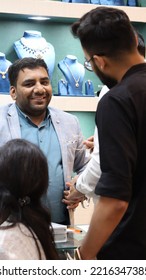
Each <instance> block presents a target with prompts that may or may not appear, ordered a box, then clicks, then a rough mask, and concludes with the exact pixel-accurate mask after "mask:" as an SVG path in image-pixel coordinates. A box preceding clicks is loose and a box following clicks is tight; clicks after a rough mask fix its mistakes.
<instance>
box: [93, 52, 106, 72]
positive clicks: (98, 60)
mask: <svg viewBox="0 0 146 280" xmlns="http://www.w3.org/2000/svg"><path fill="white" fill-rule="evenodd" d="M93 58H94V63H95V64H96V66H97V67H98V68H99V69H100V70H101V71H102V70H104V67H105V59H104V57H103V56H98V55H94V57H93Z"/></svg>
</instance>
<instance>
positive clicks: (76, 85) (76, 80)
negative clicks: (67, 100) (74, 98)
mask: <svg viewBox="0 0 146 280" xmlns="http://www.w3.org/2000/svg"><path fill="white" fill-rule="evenodd" d="M64 64H65V65H66V67H67V69H68V70H69V72H70V74H71V76H72V78H73V79H74V81H75V87H76V88H78V87H79V81H80V78H81V76H79V78H78V79H75V77H74V75H73V73H72V71H71V69H70V67H69V65H68V64H67V63H66V62H65V61H64Z"/></svg>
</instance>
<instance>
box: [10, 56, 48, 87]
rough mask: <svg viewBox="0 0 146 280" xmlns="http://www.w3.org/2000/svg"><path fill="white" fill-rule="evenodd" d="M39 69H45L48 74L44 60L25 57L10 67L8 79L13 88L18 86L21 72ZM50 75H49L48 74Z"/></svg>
mask: <svg viewBox="0 0 146 280" xmlns="http://www.w3.org/2000/svg"><path fill="white" fill-rule="evenodd" d="M38 67H43V68H45V70H46V71H47V73H48V68H47V64H46V63H45V61H44V60H43V59H40V58H33V57H25V58H22V59H18V60H16V61H15V62H14V63H13V64H12V65H10V67H9V69H8V77H9V81H10V85H11V86H16V84H17V79H18V75H19V72H20V71H21V70H22V71H23V70H24V69H25V68H28V69H35V68H38ZM48 74H49V73H48Z"/></svg>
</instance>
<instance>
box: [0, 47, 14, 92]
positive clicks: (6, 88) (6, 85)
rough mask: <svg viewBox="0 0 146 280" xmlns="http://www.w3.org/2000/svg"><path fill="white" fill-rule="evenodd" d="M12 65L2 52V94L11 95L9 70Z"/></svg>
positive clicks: (0, 69)
mask: <svg viewBox="0 0 146 280" xmlns="http://www.w3.org/2000/svg"><path fill="white" fill-rule="evenodd" d="M11 64H12V63H11V61H9V60H7V59H6V56H5V54H4V53H2V52H0V93H2V94H9V89H10V83H9V79H8V69H9V66H10V65H11Z"/></svg>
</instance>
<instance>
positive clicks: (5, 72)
mask: <svg viewBox="0 0 146 280" xmlns="http://www.w3.org/2000/svg"><path fill="white" fill-rule="evenodd" d="M8 69H9V66H8V67H7V69H6V70H5V71H0V74H1V75H2V79H5V78H6V74H7V72H8Z"/></svg>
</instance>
